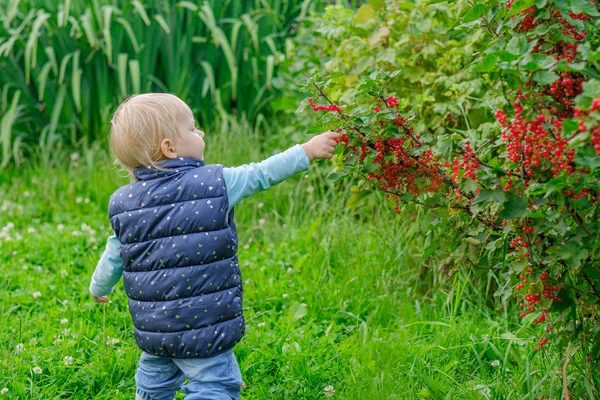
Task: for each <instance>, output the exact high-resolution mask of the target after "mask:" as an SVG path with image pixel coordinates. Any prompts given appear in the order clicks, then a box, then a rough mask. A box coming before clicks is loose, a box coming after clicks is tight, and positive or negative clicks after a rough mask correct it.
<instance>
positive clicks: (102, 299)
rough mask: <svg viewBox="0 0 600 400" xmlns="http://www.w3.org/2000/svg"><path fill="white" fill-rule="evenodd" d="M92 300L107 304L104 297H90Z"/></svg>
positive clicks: (106, 299)
mask: <svg viewBox="0 0 600 400" xmlns="http://www.w3.org/2000/svg"><path fill="white" fill-rule="evenodd" d="M92 297H93V298H94V300H96V301H97V302H98V303H106V302H108V298H107V297H106V296H100V297H96V296H92Z"/></svg>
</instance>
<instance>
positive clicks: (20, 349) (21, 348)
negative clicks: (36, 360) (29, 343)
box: [15, 343, 25, 353]
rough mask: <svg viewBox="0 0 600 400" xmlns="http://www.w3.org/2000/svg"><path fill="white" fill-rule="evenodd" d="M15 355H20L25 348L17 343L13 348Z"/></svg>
mask: <svg viewBox="0 0 600 400" xmlns="http://www.w3.org/2000/svg"><path fill="white" fill-rule="evenodd" d="M15 350H16V352H17V353H22V352H23V351H24V350H25V346H23V343H19V344H17V347H16V348H15Z"/></svg>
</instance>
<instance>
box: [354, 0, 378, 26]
mask: <svg viewBox="0 0 600 400" xmlns="http://www.w3.org/2000/svg"><path fill="white" fill-rule="evenodd" d="M373 18H375V10H373V6H372V5H370V4H363V5H362V6H361V7H360V8H359V9H358V11H357V12H356V15H355V16H354V22H366V21H368V20H370V19H373Z"/></svg>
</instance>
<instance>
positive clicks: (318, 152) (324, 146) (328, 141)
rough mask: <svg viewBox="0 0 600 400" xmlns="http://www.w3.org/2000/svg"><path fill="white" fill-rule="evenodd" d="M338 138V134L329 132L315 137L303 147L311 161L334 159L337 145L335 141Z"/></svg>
mask: <svg viewBox="0 0 600 400" xmlns="http://www.w3.org/2000/svg"><path fill="white" fill-rule="evenodd" d="M338 136H340V134H339V133H338V132H333V131H327V132H323V133H321V134H320V135H316V136H314V137H313V138H312V139H310V140H309V141H308V142H306V143H304V144H303V145H302V147H303V148H304V151H306V155H307V156H308V159H309V161H312V160H320V159H323V158H331V157H333V152H334V151H335V146H336V145H337V142H336V141H335V140H334V139H335V138H337V137H338Z"/></svg>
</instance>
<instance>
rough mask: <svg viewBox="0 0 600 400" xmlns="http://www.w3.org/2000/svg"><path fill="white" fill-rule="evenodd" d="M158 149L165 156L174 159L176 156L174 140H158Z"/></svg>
mask: <svg viewBox="0 0 600 400" xmlns="http://www.w3.org/2000/svg"><path fill="white" fill-rule="evenodd" d="M160 151H161V153H162V154H163V156H165V158H169V159H174V158H177V151H176V149H175V142H174V141H171V140H169V139H163V140H162V142H160Z"/></svg>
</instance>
